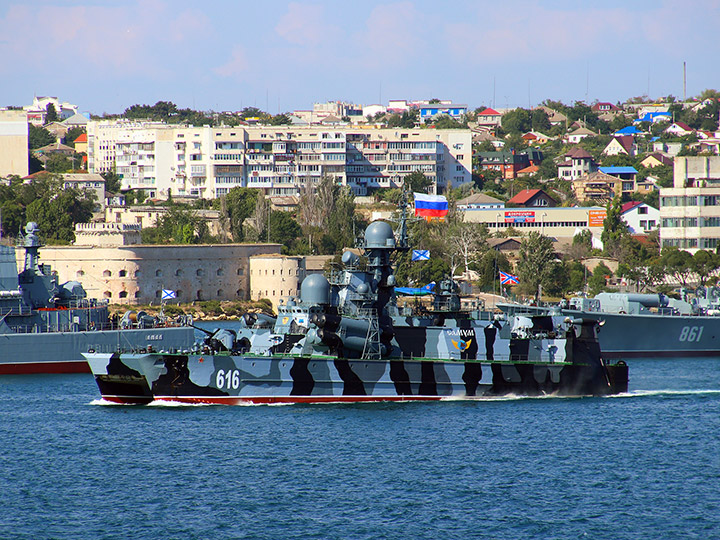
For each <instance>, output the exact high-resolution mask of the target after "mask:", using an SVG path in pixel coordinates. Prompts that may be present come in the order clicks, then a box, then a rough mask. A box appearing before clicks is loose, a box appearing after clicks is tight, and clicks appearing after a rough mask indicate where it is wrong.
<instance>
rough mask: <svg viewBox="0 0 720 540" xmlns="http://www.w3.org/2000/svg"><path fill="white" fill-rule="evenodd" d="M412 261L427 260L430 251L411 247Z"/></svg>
mask: <svg viewBox="0 0 720 540" xmlns="http://www.w3.org/2000/svg"><path fill="white" fill-rule="evenodd" d="M412 260H413V261H429V260H430V251H429V250H427V249H413V252H412Z"/></svg>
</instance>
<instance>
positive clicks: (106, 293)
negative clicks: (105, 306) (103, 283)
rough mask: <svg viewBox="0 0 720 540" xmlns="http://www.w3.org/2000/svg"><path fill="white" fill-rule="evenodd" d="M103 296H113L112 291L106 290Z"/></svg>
mask: <svg viewBox="0 0 720 540" xmlns="http://www.w3.org/2000/svg"><path fill="white" fill-rule="evenodd" d="M103 296H104V297H105V298H112V293H111V292H110V291H105V292H104V293H103Z"/></svg>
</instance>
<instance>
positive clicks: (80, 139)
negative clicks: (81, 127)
mask: <svg viewBox="0 0 720 540" xmlns="http://www.w3.org/2000/svg"><path fill="white" fill-rule="evenodd" d="M73 142H76V143H77V142H87V133H81V134H80V136H78V138H77V139H75V140H74V141H73Z"/></svg>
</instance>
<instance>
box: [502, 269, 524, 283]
mask: <svg viewBox="0 0 720 540" xmlns="http://www.w3.org/2000/svg"><path fill="white" fill-rule="evenodd" d="M518 283H520V282H519V281H518V278H517V276H513V275H512V274H508V273H507V272H503V271H502V270H500V284H501V285H517V284H518Z"/></svg>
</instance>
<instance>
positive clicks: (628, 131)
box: [613, 126, 642, 137]
mask: <svg viewBox="0 0 720 540" xmlns="http://www.w3.org/2000/svg"><path fill="white" fill-rule="evenodd" d="M641 134H642V131H640V130H639V129H638V128H636V127H635V126H627V127H624V128H622V129H618V130H617V131H616V132H615V133H613V135H615V136H616V137H620V136H623V135H641Z"/></svg>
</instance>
